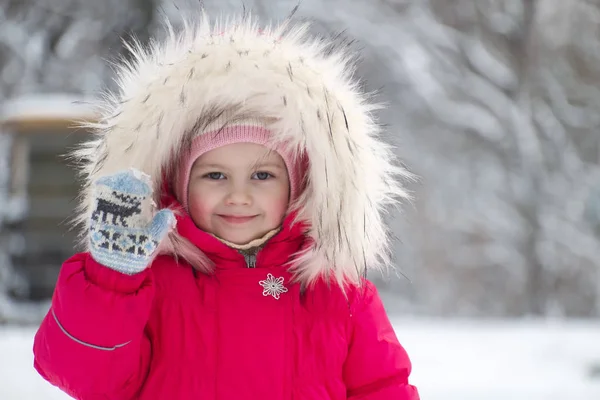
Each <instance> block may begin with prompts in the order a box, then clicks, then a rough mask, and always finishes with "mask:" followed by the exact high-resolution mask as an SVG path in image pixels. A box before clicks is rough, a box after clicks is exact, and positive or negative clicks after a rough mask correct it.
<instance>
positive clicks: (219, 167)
mask: <svg viewBox="0 0 600 400" xmlns="http://www.w3.org/2000/svg"><path fill="white" fill-rule="evenodd" d="M195 168H198V169H205V168H210V169H226V168H225V167H224V166H222V165H219V164H198V165H196V166H195Z"/></svg>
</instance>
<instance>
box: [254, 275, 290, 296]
mask: <svg viewBox="0 0 600 400" xmlns="http://www.w3.org/2000/svg"><path fill="white" fill-rule="evenodd" d="M258 283H259V284H260V286H262V287H263V288H264V289H263V296H273V297H274V298H275V299H276V300H279V295H280V294H281V293H285V292H287V291H288V290H287V288H286V287H285V286H283V278H282V277H280V278H275V277H274V276H273V275H271V274H267V279H265V280H264V281H260V282H258Z"/></svg>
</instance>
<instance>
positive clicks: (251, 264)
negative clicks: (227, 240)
mask: <svg viewBox="0 0 600 400" xmlns="http://www.w3.org/2000/svg"><path fill="white" fill-rule="evenodd" d="M243 254H244V260H245V261H246V267H247V268H256V253H253V254H246V253H243Z"/></svg>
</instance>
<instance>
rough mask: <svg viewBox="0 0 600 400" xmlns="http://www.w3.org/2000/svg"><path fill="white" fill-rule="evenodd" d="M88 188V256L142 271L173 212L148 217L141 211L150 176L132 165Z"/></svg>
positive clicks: (146, 206) (126, 270) (144, 209)
mask: <svg viewBox="0 0 600 400" xmlns="http://www.w3.org/2000/svg"><path fill="white" fill-rule="evenodd" d="M92 190H93V191H94V209H93V212H92V218H91V223H90V230H91V232H90V236H89V237H90V253H91V255H92V257H93V258H94V260H96V261H98V262H99V263H100V264H103V265H105V266H106V267H109V268H111V269H114V270H116V271H119V272H122V273H124V274H128V275H132V274H135V273H137V272H141V271H143V270H144V269H145V268H146V267H147V266H148V265H149V264H150V263H151V261H152V259H153V256H154V253H155V251H156V249H157V247H158V245H159V243H160V242H161V241H162V239H163V238H164V237H165V236H166V235H167V233H168V232H169V230H170V229H171V228H173V227H174V226H175V216H174V215H173V212H172V211H171V210H168V209H164V210H161V211H159V212H158V213H157V214H156V215H155V216H154V218H152V219H151V217H150V216H149V215H145V214H147V213H148V211H149V207H150V203H151V195H152V189H151V187H150V179H149V177H148V176H147V175H144V174H142V173H141V172H139V171H136V170H133V169H132V170H130V171H123V172H118V173H116V174H114V175H109V176H105V177H102V178H100V179H98V180H97V181H95V182H94V184H93V188H92Z"/></svg>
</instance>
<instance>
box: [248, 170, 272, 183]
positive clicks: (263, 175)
mask: <svg viewBox="0 0 600 400" xmlns="http://www.w3.org/2000/svg"><path fill="white" fill-rule="evenodd" d="M272 177H273V175H271V174H270V173H268V172H256V173H254V175H252V179H258V180H259V181H265V180H267V179H269V178H272Z"/></svg>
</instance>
